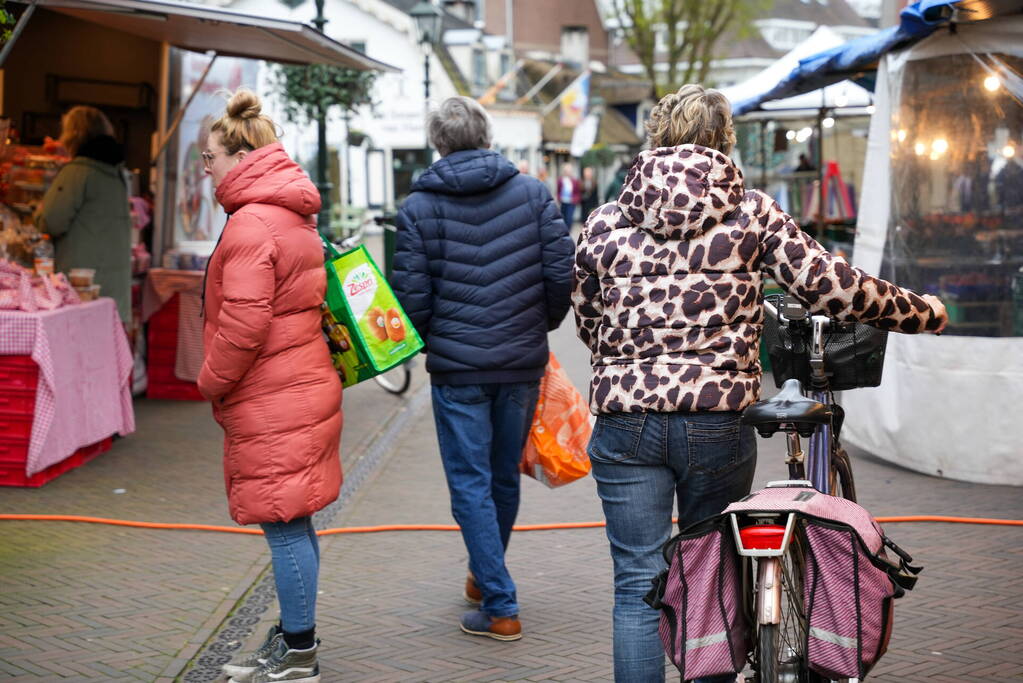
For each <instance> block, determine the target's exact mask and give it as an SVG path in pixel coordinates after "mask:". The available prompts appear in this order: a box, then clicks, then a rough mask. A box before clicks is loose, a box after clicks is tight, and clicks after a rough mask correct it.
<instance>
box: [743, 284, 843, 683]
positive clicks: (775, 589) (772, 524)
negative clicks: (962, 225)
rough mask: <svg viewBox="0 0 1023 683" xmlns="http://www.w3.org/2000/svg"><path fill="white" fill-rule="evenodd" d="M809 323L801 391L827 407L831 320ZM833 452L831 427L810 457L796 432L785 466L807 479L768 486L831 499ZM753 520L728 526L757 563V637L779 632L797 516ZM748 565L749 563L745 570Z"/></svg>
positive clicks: (813, 443) (820, 431)
mask: <svg viewBox="0 0 1023 683" xmlns="http://www.w3.org/2000/svg"><path fill="white" fill-rule="evenodd" d="M764 306H765V308H766V309H767V313H768V314H769V315H775V316H777V317H778V320H779V324H780V325H788V324H790V322H795V323H796V324H807V317H806V316H805V314H804V317H803V318H802V319H798V318H797V319H796V320H795V321H789V320H788V319H787V318H786V317H785V316H784V315H778V313H779V312H778V310H777V309H776V308H775V307H774V306H773V305H772V304H771V302H770V301H765V302H764ZM808 322H809V325H810V326H811V330H812V340H811V346H810V370H811V386H810V387H809V391H808V390H807V387H803V392H804V394H807V393H808V394H809V397H810V398H812V399H813V400H814V401H817V402H819V403H823V404H825V405H829V404H830V403H831V395H830V392H829V390H828V378H827V375H826V373H825V371H824V341H825V332H826V330H827V328H828V325H829V324H830V322H831V321H830V319H829V318H828V317H826V316H819V315H814V316H809V321H808ZM831 449H832V425H831V424H826V425H819V426H818V427H817V428H816V429H815V430H814V432H813V434H812V435H811V436H810V442H809V445H808V447H807V452H806V453H804V452H803V448H802V443H801V441H800V437H799V434H798V433H796V432H795V431H790V432H787V433H786V450H787V452H788V456H787V458H786V460H785V462H786V465H788V466H789V467H790V477H791V476H792V475H791V472H792V468H793V466H794V465H798V464H803V465H804V472H805V474H806V480H794V478H793V480H790V481H774V482H769V483H768V484H767V485H768V487H771V486H793V485H802V486H813V488H815V489H817V490H818V491H820V492H822V493H827V494H830V493H831V476H830V475H831ZM749 516H750V517H753V518H759V519H757V520H756V524H755V525H753V526H747V527H745V528H743V529H740V527H739V521H738V516H737V515H735V514H732V515H731V516H730V522H731V526H732V533H733V536H734V538H735V543H736V547H737V549H738V552H739V555H740V556H742V557H746V558H750V559H752V560H756V563H757V567H756V584H755V590H754V591H753V596H752V597H753V599H754V600H755V603H754V613H753V614H752V615H751V616H753V617H754V618H755V620H756V621H755V623H756V625H757V629H758V634H759V630H760V629H761V628H762V627H771V628H774V629H777V628H780V627H781V625H780V622H781V615H782V601H783V600H784V595H783V586H782V584H783V581H784V577H783V571H782V560H783V558H784V556H785V554H786V553H787V552H788V551H789V544H790V542H791V540H792V534H793V527H794V525H795V515H793V514H791V513H789V514H787V515H786V514H785V513H764V514H752V515H749ZM756 532H759V533H758V534H757V535H758V536H759V537H760V538H761V539H763V542H762V543H761V544H760V545H759V546H758V547H752V548H751V547H747V545H746V544H745V543H744V542H743V538H744V536H749V537H752V535H753V534H754V533H756ZM748 566H749V565H748V564H747V565H746V567H748ZM746 567H744V570H743V577H744V578H743V583H744V585H746V586H747V587H748V586H749V583H748V581H749V579H750V578H751V577H750V576H749V573H748V570H747V568H746ZM746 594H747V596H749V595H750V592H749V590H748V588H747V592H746ZM804 628H805V626H804ZM759 647H760V645H759V635H758V648H759ZM758 658H759V655H758ZM775 673H777V672H775ZM761 675H763V672H762V671H760V670H758V673H757V680H758V681H760V680H761ZM779 680H781V677H779ZM854 680H855V679H852V680H851V681H850V683H853V681H854Z"/></svg>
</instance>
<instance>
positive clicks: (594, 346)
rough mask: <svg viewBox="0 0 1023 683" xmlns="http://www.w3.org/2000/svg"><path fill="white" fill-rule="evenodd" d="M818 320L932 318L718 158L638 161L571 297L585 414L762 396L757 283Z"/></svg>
mask: <svg viewBox="0 0 1023 683" xmlns="http://www.w3.org/2000/svg"><path fill="white" fill-rule="evenodd" d="M766 275H769V276H771V277H772V278H774V279H775V280H776V281H777V282H778V283H779V284H780V285H781V286H782V287H783V288H785V289H786V290H788V292H789V293H790V294H792V295H793V296H795V297H796V298H797V299H799V300H800V301H801V302H802V303H803V304H804V305H805V306H807V307H808V308H809V309H810V310H811V311H813V312H815V313H816V312H819V313H824V314H827V315H830V316H831V317H833V318H836V319H838V320H843V321H853V320H856V321H860V322H863V323H868V324H871V325H875V326H877V327H882V328H887V329H891V330H894V331H897V332H910V333H911V332H921V331H924V330H925V329H926V330H933V329H936V328H937V327H938V325H939V323H940V321H939V320H938V319H937V318H936V317H935V314H934V312H933V311H932V310H931V308H930V306H929V305H928V304H927V303H926V302H925V301H924V300H923V299H922V298H920V297H919V296H917V295H916V294H914V293H912V292H909V291H907V290H905V289H901V288H899V287H896V286H895V285H892V284H890V283H888V282H885V281H884V280H880V279H878V278H875V277H871V276H870V275H867V274H866V273H864V272H863V271H862V270H859V269H858V268H854V267H852V266H851V265H849V263H848V262H846V261H845V260H844V259H842V258H840V257H837V256H832V255H831V254H829V253H828V252H827V251H825V250H824V248H823V247H822V246H821V245H820V244H818V243H817V242H816V241H815V240H813V239H812V238H811V237H810V236H809V235H807V234H806V233H804V232H802V231H801V230H800V229H799V228H798V227H797V226H796V224H795V223H794V222H793V221H792V219H791V218H790V217H789V216H788V215H787V214H786V213H785V212H784V211H782V210H781V208H780V207H779V206H778V205H777V203H775V202H774V201H772V200H771V199H770V197H768V196H767V195H766V194H764V193H763V192H759V191H747V190H746V189H745V188H744V186H743V178H742V173H741V172H740V171H739V169H738V168H737V167H736V166H735V164H734V163H732V161H731V159H729V158H728V157H727V156H725V155H724V154H721V153H720V152H717V151H715V150H712V149H707V148H705V147H700V146H698V145H681V146H678V147H663V148H658V149H653V150H649V151H645V152H642V153H640V155H639V156H638V157H637V158H636V160H635V161H634V162H633V165H632V168H631V170H630V171H629V174H628V176H627V178H626V180H625V184H624V186H623V188H622V192H621V194H620V195H619V197H618V200H617V201H615V202H610V203H608V204H605V205H604V206H602V207H600V208H598V209H597V210H595V211H594V212H593V213H592V214H590V217H589V219H588V220H587V221H586V225H585V227H584V228H583V230H582V233H581V234H580V236H579V243H578V247H577V250H576V262H575V283H574V291H573V295H572V303H573V306H574V308H575V314H576V323H577V327H578V333H579V337H580V338H581V339H582V340H583V342H585V343H586V345H587V346H589V348H590V352H591V353H592V364H593V379H592V382H591V386H590V409H591V411H592V412H594V413H609V412H644V411H652V412H674V411H682V412H690V411H734V410H741V409H743V408H745V407H746V406H747V405H749V404H751V403H753V402H755V401H756V400H757V399H758V398H759V396H760V361H759V348H760V334H761V330H762V327H763V320H764V308H763V280H764V277H765V276H766Z"/></svg>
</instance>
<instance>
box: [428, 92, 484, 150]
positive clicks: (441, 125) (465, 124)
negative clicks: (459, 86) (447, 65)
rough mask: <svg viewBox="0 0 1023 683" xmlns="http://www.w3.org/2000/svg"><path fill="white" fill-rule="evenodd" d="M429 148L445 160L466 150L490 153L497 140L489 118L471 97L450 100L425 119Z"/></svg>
mask: <svg viewBox="0 0 1023 683" xmlns="http://www.w3.org/2000/svg"><path fill="white" fill-rule="evenodd" d="M426 130H427V132H428V133H429V135H430V144H431V145H433V146H434V148H435V149H436V150H437V151H438V152H440V155H441V156H442V157H446V156H447V155H449V154H451V153H452V152H458V151H461V150H463V149H489V148H490V143H491V141H492V140H493V138H494V129H493V125H492V124H491V122H490V115H489V114H487V110H486V109H484V108H483V107H482V106H481V105H480V104H479V102H477V101H476V100H474V99H471V98H469V97H449V98H448V99H446V100H444V102H443V103H442V104H441V105H440V107H439V108H438V109H435V110H434V111H431V112H430V114H429V115H428V116H427V117H426Z"/></svg>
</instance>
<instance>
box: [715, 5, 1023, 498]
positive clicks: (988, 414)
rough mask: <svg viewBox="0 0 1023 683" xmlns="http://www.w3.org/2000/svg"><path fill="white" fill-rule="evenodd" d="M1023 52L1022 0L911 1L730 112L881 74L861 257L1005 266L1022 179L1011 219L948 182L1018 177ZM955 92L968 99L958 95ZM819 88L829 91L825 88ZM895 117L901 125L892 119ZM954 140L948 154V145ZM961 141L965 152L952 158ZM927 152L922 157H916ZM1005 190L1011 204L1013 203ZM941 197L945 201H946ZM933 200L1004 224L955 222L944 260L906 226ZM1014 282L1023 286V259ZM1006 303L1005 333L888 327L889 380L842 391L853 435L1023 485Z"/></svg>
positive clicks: (884, 451) (1015, 368) (899, 454)
mask: <svg viewBox="0 0 1023 683" xmlns="http://www.w3.org/2000/svg"><path fill="white" fill-rule="evenodd" d="M950 28H951V29H953V30H950ZM1020 59H1023V3H1020V2H1019V0H920V1H919V2H916V3H914V4H912V5H909V6H908V7H906V8H905V9H903V10H902V12H901V15H900V23H899V24H898V25H897V26H893V27H891V28H889V29H884V30H882V31H879V32H878V33H877V34H876V35H873V36H867V37H864V38H862V39H857V40H854V41H850V42H849V43H846V44H844V45H839V46H837V47H833V48H830V49H826V50H824V51H823V52H820V53H817V54H813V55H809V56H804V57H802V58H801V59H798V60H797V64H796V65H795V66H794V67H793V68H791V70H790V71H789V72H788V73H781V75H780V77H779V76H778V74H777V73H776V74H774V75H773V76H772V78H771V79H770V80H768V79H766V78H765V80H764V82H762V83H760V84H756V86H757V87H755V88H754V87H751V88H749V89H747V90H744V91H736V92H735V94H733V95H732V97H734V98H735V99H734V100H733V109H734V111H735V112H736V114H742V113H745V112H750V111H755V110H757V109H761V110H766V109H767V107H768V103H769V102H772V101H778V100H783V99H784V98H789V97H792V96H801V95H802V94H805V93H816V92H817V91H819V90H820V89H821V88H826V87H827V86H830V85H832V84H835V83H840V82H842V81H845V80H846V79H854V80H856V81H858V82H863V83H870V84H873V83H872V82H873V81H874V79H875V78H876V86H875V88H874V91H875V95H874V105H875V107H876V113H875V115H874V116H873V117H872V120H871V127H870V137H869V142H868V152H867V159H866V172H865V182H864V187H863V192H862V197H861V201H860V206H861V210H860V213H859V220H858V223H857V238H856V244H855V251H854V253H855V263H854V265H856V266H858V267H860V268H862V269H864V270H865V271H867V272H869V273H874V274H877V273H882V267H883V266H884V265H886V264H887V266H888V270H885V272H883V273H882V275H889V270H891V269H892V268H894V273H895V275H894V278H893V279H895V280H896V282H899V280H900V279H901V278H902V277H909V278H911V279H912V278H913V277H916V278H917V280H919V271H920V269H921V268H925V267H930V268H932V269H933V268H934V264H933V262H934V261H938V262H939V268H941V267H944V268H946V270H945V271H944V272H946V273H951V274H956V269H959V270H960V271H961V270H963V269H968V270H971V271H974V272H979V273H981V274H984V271H988V272H990V273H995V272H1004V271H1005V269H1006V268H1013V269H1015V268H1017V267H1020V266H1023V253H1020V252H1019V251H1018V247H1013V246H1012V245H1013V244H1016V243H1014V242H1013V239H1014V238H1015V235H1017V234H1018V233H1019V230H1020V228H1021V227H1023V226H1021V225H1020V224H1019V220H1018V218H1019V216H1020V214H1019V206H1020V204H1019V203H1020V200H1019V199H1018V198H1017V194H1012V193H1023V182H1015V181H1014V182H1013V183H1012V184H1010V183H1005V184H1003V186H1002V187H1001V188H999V189H998V190H997V192H998V193H1001V194H1002V195H1003V196H1002V197H1000V198H997V199H995V200H992V201H998V202H999V203H1000V204H1001V208H1000V210H1001V211H1002V214H1001V216H999V215H998V212H997V211H995V212H991V211H986V212H985V213H983V214H977V213H973V212H971V211H970V210H969V209H967V208H963V207H962V206H960V205H958V204H956V202H957V201H958V202H962V201H963V200H962V197H959V198H956V197H952V196H951V195H952V191H950V190H949V189H948V186H947V185H946V181H947V179H948V177H949V176H951V177H952V178H956V176H958V178H959V179H962V178H966V179H967V183H966V186H967V187H969V180H970V178H971V176H970V175H969V174H970V173H977V172H983V173H990V184H989V181H988V180H987V178H988V176H987V175H985V176H984V181H983V183H982V185H981V187H989V188H990V187H991V186H995V185H996V182H995V176H996V174H997V173H999V172H1001V170H1004V169H1005V168H1010V169H1014V170H1013V172H1014V173H1015V174H1016V175H1015V176H1013V177H1014V178H1018V177H1020V174H1023V165H1020V162H1019V156H1020V155H1019V154H1018V152H1016V149H1017V148H1019V147H1023V145H1020V144H1019V138H1020V137H1021V136H1023V124H1020V119H1021V115H1020V107H1023V79H1021V78H1020V74H1019V70H1018V69H1016V68H1013V67H1012V66H1011V65H1010V64H1008V63H1007V62H1006V61H1005V60H1020ZM927 62H930V63H927ZM790 64H791V60H790ZM907 65H908V66H907ZM964 65H965V66H964ZM970 67H972V68H970ZM928 69H929V73H930V75H929V78H930V79H931V80H929V81H926V85H924V86H921V83H922V82H923V81H920V80H919V77H920V75H921V74H923V73H924V72H925V71H927V70H928ZM955 69H958V70H955ZM777 71H778V72H783V71H784V68H783V67H779V69H778V70H777ZM935 74H938V76H937V77H936V76H935ZM940 74H944V76H941V75H940ZM985 75H986V76H989V77H997V78H999V79H1000V82H1001V85H1002V86H1003V90H1002V91H999V93H1000V94H999V95H998V96H999V97H1000V98H1001V99H1000V100H998V102H999V104H997V105H993V104H992V100H990V99H984V98H985V95H984V94H983V91H984V89H985V88H988V86H987V85H986V84H985V85H984V86H983V87H981V86H980V82H981V80H982V78H983V77H984V76H985ZM914 79H918V80H914ZM927 88H930V91H928V90H927ZM988 89H989V90H990V88H988ZM995 90H997V88H995ZM947 92H952V93H954V95H955V96H954V97H951V98H949V97H948V96H947ZM930 95H934V96H936V97H943V96H944V97H946V100H945V104H944V105H943V106H944V107H945V109H942V108H940V107H938V108H933V107H929V106H927V105H926V104H923V103H922V102H923V101H926V100H927V98H928V97H929V96H930ZM904 96H905V97H908V99H906V100H905V101H903V99H902V98H903V97H904ZM743 98H745V99H743ZM915 98H919V101H918V99H915ZM811 100H812V101H814V102H819V101H820V94H819V93H817V94H816V95H815V96H811ZM817 106H819V105H817ZM762 115H766V113H765V114H762ZM898 117H901V118H902V121H901V122H900V121H897V120H895V119H896V118H898ZM910 120H911V121H912V125H913V126H915V130H916V132H915V133H914V132H913V131H911V130H904V128H906V129H908V128H910V124H909V123H907V121H910ZM957 121H958V122H959V123H958V124H957V123H956V122H957ZM914 135H917V136H922V137H912V136H914ZM938 138H940V139H941V142H942V143H943V144H942V145H937V146H935V143H937V141H938ZM925 145H926V146H925ZM928 149H929V150H931V154H932V155H933V156H930V160H931V161H930V162H929V163H930V164H931V165H930V166H925V165H924V164H926V163H928V161H927V159H928V156H927V155H926V151H927V150H928ZM946 150H949V151H950V154H949V155H947V156H948V158H945V157H943V156H942V155H943V154H944V153H945V151H946ZM953 153H958V155H959V156H958V157H957V158H955V159H954V162H955V164H954V165H953V156H954V154H953ZM914 154H915V158H917V159H919V161H916V162H914V161H912V159H911V157H912V156H913V155H914ZM999 157H1002V158H999ZM978 158H980V159H981V160H983V159H993V160H994V163H992V165H991V168H990V169H988V170H985V169H983V168H981V170H980V171H970V170H969V169H970V166H969V165H968V164H970V163H977V162H976V159H978ZM998 164H1000V168H996V165H998ZM1012 164H1016V165H1017V166H1012ZM921 174H924V175H921ZM972 177H973V178H977V177H978V176H976V175H974V176H972ZM958 182H959V180H958V179H957V183H958ZM960 187H961V186H960ZM960 192H961V191H960ZM1006 193H1008V196H1011V197H1012V199H1011V200H1006V198H1005V196H1006ZM943 197H948V200H947V201H946V202H944V203H943V204H942V203H939V202H940V200H941V199H942V198H943ZM936 200H939V201H938V202H936ZM923 202H930V204H929V205H928V206H935V207H938V208H937V210H936V211H937V213H938V214H940V215H939V218H940V219H943V220H945V221H947V222H953V224H955V221H961V220H962V219H961V218H958V217H957V214H958V216H963V217H965V218H966V219H967V220H975V218H974V217H975V216H978V215H979V218H980V219H981V220H989V221H992V222H993V223H995V224H996V225H995V226H994V227H995V228H996V229H994V230H990V229H988V230H984V229H981V228H976V227H974V228H971V229H970V230H972V232H971V231H964V230H962V229H960V230H959V231H958V232H957V231H952V232H950V233H949V234H952V235H954V236H955V237H960V238H961V237H966V238H967V239H968V240H969V241H968V242H959V243H948V244H946V245H941V244H939V245H937V246H938V247H939V248H941V249H944V250H945V253H944V255H939V256H932V254H933V252H934V247H935V244H934V243H933V239H932V238H929V237H927V233H917V234H916V239H917V242H916V243H915V245H910V246H909V247H908V248H907V244H908V243H907V242H906V240H907V239H909V238H910V237H912V236H913V233H912V232H911V231H912V229H913V225H912V224H911V223H908V224H904V223H903V221H905V220H906V217H907V216H908V217H909V218H910V219H913V220H916V221H917V222H921V221H920V219H921V218H923V219H924V220H923V223H927V221H929V220H932V219H931V218H930V217H929V216H925V215H922V214H921V213H920V212H919V210H918V209H917V207H916V206H914V205H915V204H917V203H921V204H922V203H923ZM1006 207H1007V208H1006ZM928 210H930V209H928ZM928 225H929V226H930V227H932V228H933V227H934V226H935V225H936V224H934V223H933V222H932V223H929V224H928ZM907 228H908V229H907ZM982 232H987V233H990V236H989V237H988V238H987V239H989V240H991V242H990V243H991V245H992V248H991V249H990V250H989V254H987V255H980V256H978V255H977V254H976V253H971V252H970V251H969V250H971V249H973V250H975V249H976V243H975V242H976V241H977V237H978V236H979V233H982ZM929 240H930V241H929ZM913 249H916V250H917V251H918V252H919V253H920V254H925V252H926V253H927V255H928V256H927V258H919V256H918V255H914V254H913V253H912V252H913ZM898 250H901V253H899V251H898ZM907 255H908V257H909V258H908V259H906V258H905V257H906V256H907ZM900 257H902V258H904V259H905V260H907V261H908V266H909V267H908V268H907V267H906V266H902V267H901V268H900V267H896V266H893V265H892V264H893V263H895V264H897V263H898V259H899V258H900ZM985 259H987V260H985ZM928 260H931V261H932V263H930V264H928V263H926V261H928ZM940 264H947V266H946V265H940ZM1014 264H1015V265H1014ZM914 269H916V270H917V271H918V272H917V273H914V272H913V270H914ZM937 272H938V274H940V273H941V272H942V271H940V270H939V271H937ZM889 276H890V275H889ZM1015 278H1016V279H1018V280H1019V281H1020V282H1021V283H1023V268H1021V269H1020V272H1019V274H1018V275H1016V276H1015ZM934 279H935V280H937V277H935V278H934ZM1014 281H1015V280H1014ZM940 286H941V285H940V283H939V287H940ZM1020 291H1021V292H1023V289H1021V290H1020ZM953 302H954V300H949V301H948V302H947V303H953ZM977 305H983V303H980V304H977ZM1002 308H1003V312H1002V313H1001V314H1000V318H1001V320H1000V321H999V320H998V319H997V318H995V321H997V322H998V324H999V327H1000V330H1001V331H1000V332H999V333H998V334H1001V335H1002V336H979V335H977V336H974V335H972V334H970V333H969V331H968V329H966V328H968V327H969V326H970V325H977V324H981V323H979V322H970V321H969V319H966V321H965V322H966V324H965V326H963V327H960V330H958V331H955V332H954V333H953V334H947V335H943V336H940V337H936V336H933V335H926V334H922V335H900V334H891V335H889V340H888V349H887V354H886V359H885V370H884V377H883V381H882V383H881V386H880V387H878V388H875V389H858V390H855V391H850V392H845V393H844V394H843V395H842V397H841V403H842V405H843V406H844V407H845V409H846V420H845V426H844V428H843V430H842V439H843V441H845V442H848V443H850V444H853V445H855V446H858V447H860V448H862V449H864V450H866V451H868V452H870V453H872V454H874V455H875V456H877V457H880V458H882V459H884V460H887V461H890V462H892V463H895V464H898V465H902V466H904V467H908V468H911V469H914V470H917V471H920V472H924V473H927V474H932V475H936V476H941V477H949V478H953V479H959V480H964V481H971V482H978V483H988V484H1009V485H1017V486H1018V485H1023V421H1021V420H1020V419H1019V415H1020V409H1019V406H1020V405H1021V404H1023V341H1021V338H1020V336H1019V334H1020V332H1019V330H1020V329H1021V328H1020V327H1019V326H1018V325H1019V324H1020V323H1021V321H1023V297H1021V298H1020V299H1019V301H1018V302H1017V301H1008V302H1004V303H1003V304H1002ZM950 310H951V307H950ZM1006 316H1008V318H1009V321H1010V322H1011V321H1012V320H1013V318H1014V319H1015V323H1016V324H1017V327H1015V328H1012V327H1011V326H1010V327H1009V328H1007V327H1006V323H1005V320H1006ZM962 322H963V321H960V323H962ZM986 324H990V323H986ZM964 330H965V331H964ZM1013 330H1015V332H1014V331H1013Z"/></svg>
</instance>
